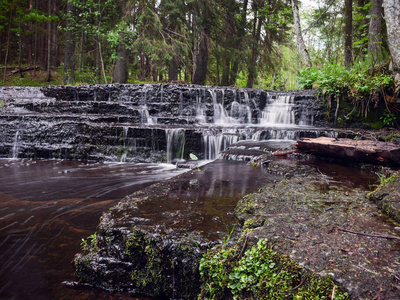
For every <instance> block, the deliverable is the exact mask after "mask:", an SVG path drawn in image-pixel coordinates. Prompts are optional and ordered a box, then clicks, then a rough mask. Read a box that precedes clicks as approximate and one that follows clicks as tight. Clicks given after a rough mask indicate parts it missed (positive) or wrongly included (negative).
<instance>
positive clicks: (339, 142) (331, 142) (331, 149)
mask: <svg viewBox="0 0 400 300" xmlns="http://www.w3.org/2000/svg"><path fill="white" fill-rule="evenodd" d="M296 148H297V150H299V151H302V152H308V153H310V152H311V153H314V154H315V155H319V156H325V157H333V158H342V159H347V160H352V161H358V162H368V163H375V164H388V165H400V146H399V145H395V144H393V143H386V142H379V141H371V140H352V139H337V138H327V137H319V138H315V139H312V138H302V139H300V140H299V141H297V143H296Z"/></svg>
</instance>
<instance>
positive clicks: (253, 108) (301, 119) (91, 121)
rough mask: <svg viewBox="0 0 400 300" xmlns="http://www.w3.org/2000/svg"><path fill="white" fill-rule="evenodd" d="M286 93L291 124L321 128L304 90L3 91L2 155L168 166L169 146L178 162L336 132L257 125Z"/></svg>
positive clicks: (131, 87)
mask: <svg viewBox="0 0 400 300" xmlns="http://www.w3.org/2000/svg"><path fill="white" fill-rule="evenodd" d="M283 95H288V97H292V98H291V99H293V110H294V112H293V115H294V119H293V120H292V121H293V123H294V124H303V125H304V124H307V125H311V124H312V123H313V122H314V123H315V124H317V125H321V124H322V123H321V122H319V121H318V120H320V119H321V118H322V116H319V113H318V111H319V108H318V107H319V106H318V105H319V104H318V101H315V99H316V95H315V92H307V91H298V92H291V93H286V94H285V93H282V92H273V91H266V90H253V89H242V88H235V87H211V86H195V85H178V84H161V85H160V84H155V85H148V84H147V85H146V84H145V85H143V84H140V85H121V84H111V85H80V86H47V87H42V88H38V87H32V88H31V87H2V88H0V100H1V101H2V102H1V103H2V107H0V126H1V127H2V132H1V134H0V157H19V158H33V159H40V158H59V159H90V160H109V161H115V160H117V161H134V162H149V161H152V160H153V161H154V158H157V160H156V162H163V161H167V159H168V158H167V157H166V152H168V149H169V151H170V152H171V151H172V152H173V153H172V155H173V156H174V157H176V158H180V157H181V155H182V153H181V152H185V153H184V154H185V155H186V157H185V158H187V157H188V154H189V153H195V154H196V155H197V156H198V157H199V158H200V159H201V158H205V159H214V158H216V157H217V156H218V154H219V152H220V151H221V150H224V147H226V146H229V144H231V143H233V142H236V141H238V140H243V139H253V138H257V139H276V138H290V139H298V138H300V137H318V136H321V135H330V134H331V133H330V132H329V131H326V130H325V129H320V128H303V129H301V130H299V129H298V128H297V129H296V128H291V129H288V128H276V127H274V128H266V127H260V126H259V123H260V120H261V119H262V117H263V111H264V109H265V108H266V107H268V105H271V104H272V103H274V102H275V101H276V100H277V99H278V98H279V97H282V96H283ZM311 104H312V105H311ZM226 123H232V124H231V125H232V126H229V127H226V126H223V125H226ZM178 129H181V130H183V131H184V135H185V138H184V140H185V145H184V146H185V147H184V148H181V149H174V147H169V148H168V143H169V142H171V141H169V139H168V135H169V132H170V131H172V130H178ZM182 149H183V150H182Z"/></svg>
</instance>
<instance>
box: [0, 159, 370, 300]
mask: <svg viewBox="0 0 400 300" xmlns="http://www.w3.org/2000/svg"><path fill="white" fill-rule="evenodd" d="M290 163H306V162H298V161H293V162H290ZM307 163H311V164H312V165H313V166H314V167H316V168H318V170H319V171H320V172H321V173H322V174H324V175H326V176H327V178H328V179H329V181H330V182H332V183H334V182H336V183H338V184H339V183H340V184H346V185H348V186H349V188H353V187H356V186H360V185H365V186H367V185H368V184H370V183H371V182H372V183H373V180H374V179H373V177H372V176H371V174H370V173H365V174H364V172H362V171H359V170H355V169H352V168H348V167H346V166H339V165H336V164H329V163H323V162H312V161H311V162H307ZM181 172H182V171H179V170H176V169H175V168H173V167H172V166H171V165H169V167H166V165H164V166H161V165H155V164H103V163H83V162H73V161H55V160H52V161H30V160H0V266H1V269H0V299H146V298H134V297H130V296H128V295H124V294H121V293H114V294H111V293H107V292H104V291H99V290H96V289H91V288H89V287H87V288H84V287H83V288H82V287H81V288H80V289H73V288H71V287H68V286H67V285H66V284H65V282H67V281H74V280H75V277H74V274H73V268H72V265H71V261H72V259H73V257H74V255H75V254H76V253H77V252H79V249H80V241H81V239H82V238H86V237H88V236H89V235H91V234H93V233H94V232H95V230H96V226H97V225H98V223H99V217H100V216H101V214H102V212H103V211H105V210H107V209H108V208H109V207H111V206H113V205H114V204H116V203H117V202H118V201H119V200H120V199H122V198H123V197H124V196H125V195H128V194H131V193H133V192H134V191H136V190H139V189H141V188H143V187H145V186H147V185H149V184H151V183H154V182H157V181H160V180H164V179H167V178H170V177H172V176H174V175H177V174H179V173H181ZM273 179H274V177H273V176H272V175H271V174H270V173H268V172H267V171H266V170H265V169H264V168H261V167H259V168H252V167H251V166H249V165H246V164H245V163H243V162H234V161H222V160H219V161H216V162H214V163H212V164H210V165H206V166H205V167H204V170H203V171H202V172H197V173H196V175H195V176H194V177H193V178H190V180H182V182H180V183H179V184H178V185H177V188H176V189H175V190H174V191H172V192H171V193H170V195H169V197H168V201H166V202H164V203H162V204H161V203H151V202H149V203H147V202H146V204H145V205H146V208H145V209H144V210H143V211H145V213H146V216H144V217H146V219H151V220H160V221H164V220H163V219H168V218H169V219H170V220H173V222H174V224H172V225H174V226H175V225H176V224H178V223H179V224H178V225H176V226H185V228H186V227H187V228H188V229H190V230H199V231H204V230H209V229H210V228H213V226H214V225H212V224H214V223H215V224H216V225H218V224H219V226H220V227H219V228H221V223H224V222H226V223H232V222H235V220H234V217H233V216H232V210H233V208H234V206H235V205H236V202H237V201H238V200H239V199H240V198H241V197H242V196H243V195H245V194H247V193H250V192H254V191H255V190H257V189H258V188H259V187H261V186H263V185H264V184H265V183H266V182H267V181H270V180H273ZM176 212H180V213H182V212H183V214H182V216H183V217H182V219H179V218H178V217H177V218H170V217H171V215H172V216H173V215H174V214H175V213H176ZM185 216H186V217H185ZM210 226H211V227H210ZM222 228H223V227H222Z"/></svg>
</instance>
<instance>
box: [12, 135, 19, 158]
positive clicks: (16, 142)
mask: <svg viewBox="0 0 400 300" xmlns="http://www.w3.org/2000/svg"><path fill="white" fill-rule="evenodd" d="M18 152H19V130H17V131H16V132H15V135H14V140H13V146H12V158H14V159H15V158H18Z"/></svg>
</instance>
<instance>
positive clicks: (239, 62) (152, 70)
mask: <svg viewBox="0 0 400 300" xmlns="http://www.w3.org/2000/svg"><path fill="white" fill-rule="evenodd" d="M397 2H398V1H397ZM306 4H313V5H312V7H308V8H307V7H306ZM397 4H398V3H397ZM398 6H399V5H397V6H396V1H392V0H383V1H382V0H375V1H368V0H314V1H312V0H309V1H306V0H302V1H298V0H217V1H210V0H198V1H194V0H128V1H126V0H48V1H39V0H2V1H1V2H0V45H1V48H0V61H1V64H3V66H2V67H3V76H2V77H3V78H2V81H3V84H4V83H5V81H6V80H7V74H8V73H7V72H8V71H7V69H8V68H9V66H14V67H15V66H18V68H19V69H20V76H23V72H22V71H23V66H35V67H36V66H40V67H41V69H43V70H48V71H49V72H51V70H54V69H57V68H60V67H61V69H62V70H63V76H64V79H63V82H64V83H66V84H74V83H114V82H118V83H125V82H135V81H142V82H172V81H175V82H176V81H181V82H187V83H195V84H209V85H238V86H247V87H262V88H270V89H293V88H298V87H300V86H299V85H298V81H297V78H298V72H299V71H300V70H302V69H303V68H305V67H310V66H314V67H316V68H319V67H321V66H324V65H326V64H336V65H341V66H345V67H346V68H350V67H351V66H352V65H353V64H354V63H358V62H360V61H365V60H369V61H370V62H371V64H372V65H376V64H379V63H384V62H386V61H387V60H388V59H389V57H390V54H392V56H393V55H395V54H396V53H398V52H399V49H397V48H398V47H397V45H398V41H397V44H396V41H395V42H393V40H394V39H396V35H395V33H396V30H393V29H391V28H392V27H393V26H392V25H391V23H393V24H396V18H398V15H399V10H400V8H399V7H398ZM382 7H383V8H382ZM383 15H385V18H386V21H385V18H383ZM391 21H393V22H391ZM301 27H302V28H301ZM388 32H389V34H388ZM392 36H393V37H392ZM296 41H297V42H296ZM299 42H300V43H299ZM397 56H398V55H397ZM397 56H395V57H393V61H394V62H395V64H394V66H396V67H398V58H397ZM303 74H305V73H304V72H303ZM49 75H50V74H49Z"/></svg>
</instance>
